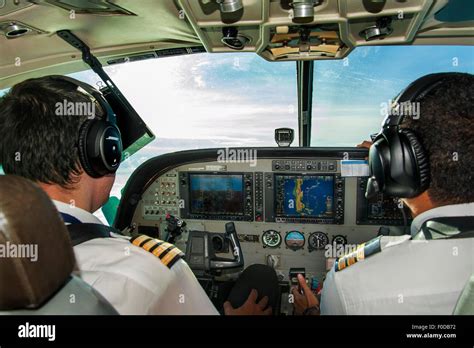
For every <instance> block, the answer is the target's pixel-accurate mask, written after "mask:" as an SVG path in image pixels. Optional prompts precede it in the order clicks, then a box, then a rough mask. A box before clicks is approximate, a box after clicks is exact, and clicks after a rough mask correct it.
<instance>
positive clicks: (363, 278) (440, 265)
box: [321, 203, 474, 315]
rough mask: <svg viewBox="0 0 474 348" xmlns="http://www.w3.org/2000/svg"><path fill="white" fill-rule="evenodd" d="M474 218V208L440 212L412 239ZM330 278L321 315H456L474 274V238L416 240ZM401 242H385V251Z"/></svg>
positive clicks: (415, 227) (418, 221) (423, 217)
mask: <svg viewBox="0 0 474 348" xmlns="http://www.w3.org/2000/svg"><path fill="white" fill-rule="evenodd" d="M443 216H474V203H470V204H457V205H449V206H444V207H438V208H435V209H431V210H429V211H426V212H424V213H422V214H420V215H419V216H417V217H416V218H415V219H414V220H413V222H412V224H411V233H412V236H414V235H415V234H417V233H418V231H419V230H420V228H421V225H422V224H423V223H424V222H425V221H427V220H429V219H433V218H436V217H443ZM402 238H403V237H402ZM408 238H409V236H407V238H405V239H407V240H405V241H403V242H402V243H399V244H397V245H394V246H389V247H386V248H383V249H382V251H381V252H379V253H377V254H375V255H372V256H370V257H368V258H367V259H364V260H362V261H359V262H357V263H355V264H353V265H351V266H349V267H347V268H345V269H343V270H341V271H338V272H335V271H334V267H333V269H332V270H331V271H330V272H329V273H328V276H327V277H326V280H325V282H324V286H323V291H322V295H321V314H322V315H324V314H332V315H337V314H420V315H422V314H424V315H430V314H431V315H433V314H435V315H450V314H452V313H453V310H454V308H455V305H456V302H457V300H458V298H459V296H460V294H461V291H462V289H463V287H464V285H465V284H466V282H467V281H468V280H469V277H470V276H471V274H473V273H474V258H473V254H474V238H462V239H438V240H416V239H410V240H408ZM397 240H398V241H399V240H400V237H382V243H381V244H382V245H386V244H387V243H391V242H394V241H397Z"/></svg>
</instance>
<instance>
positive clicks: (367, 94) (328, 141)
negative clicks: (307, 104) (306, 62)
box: [311, 46, 474, 146]
mask: <svg viewBox="0 0 474 348" xmlns="http://www.w3.org/2000/svg"><path fill="white" fill-rule="evenodd" d="M451 71H456V72H469V73H471V74H472V73H474V47H472V46H377V47H375V46H373V47H358V48H356V49H355V50H354V51H353V52H352V53H351V54H350V55H349V56H348V57H347V58H345V59H343V60H328V61H316V62H315V63H314V79H313V81H314V85H313V117H312V132H311V145H312V146H355V145H356V144H358V143H360V142H361V141H362V140H368V139H369V135H370V134H373V133H376V132H378V131H379V130H380V126H381V122H382V120H383V118H384V116H385V114H384V112H385V110H387V107H388V106H389V102H390V100H391V99H392V98H395V97H396V96H397V95H398V94H399V92H401V90H402V89H403V88H405V87H406V86H407V85H408V84H409V83H410V82H412V81H414V80H416V79H417V78H419V77H421V76H423V75H426V74H430V73H436V72H451Z"/></svg>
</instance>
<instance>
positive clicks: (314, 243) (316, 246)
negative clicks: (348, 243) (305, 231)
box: [308, 232, 329, 252]
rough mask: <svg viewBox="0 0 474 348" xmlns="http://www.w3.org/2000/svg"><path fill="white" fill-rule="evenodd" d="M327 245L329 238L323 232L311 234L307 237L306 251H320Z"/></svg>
mask: <svg viewBox="0 0 474 348" xmlns="http://www.w3.org/2000/svg"><path fill="white" fill-rule="evenodd" d="M328 244H329V237H328V235H327V234H326V233H324V232H313V233H311V234H310V235H309V237H308V251H309V252H311V251H313V250H322V249H324V248H325V247H326V245H328Z"/></svg>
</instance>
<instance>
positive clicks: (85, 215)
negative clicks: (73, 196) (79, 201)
mask: <svg viewBox="0 0 474 348" xmlns="http://www.w3.org/2000/svg"><path fill="white" fill-rule="evenodd" d="M53 203H54V204H55V205H56V208H57V209H58V211H59V212H60V213H65V214H69V215H72V216H73V217H75V218H76V219H78V220H79V221H80V222H82V223H83V224H101V225H103V223H102V221H100V219H99V218H98V217H96V216H95V215H93V214H91V213H89V212H88V211H85V210H84V209H81V208H78V207H75V206H73V205H70V204H67V203H64V202H60V201H55V200H53Z"/></svg>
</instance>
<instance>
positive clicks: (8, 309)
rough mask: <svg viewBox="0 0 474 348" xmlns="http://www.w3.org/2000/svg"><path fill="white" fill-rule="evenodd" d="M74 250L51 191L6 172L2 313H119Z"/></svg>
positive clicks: (0, 249)
mask: <svg viewBox="0 0 474 348" xmlns="http://www.w3.org/2000/svg"><path fill="white" fill-rule="evenodd" d="M74 267H75V258H74V252H73V248H72V245H71V241H70V239H69V235H68V232H67V230H66V227H65V225H64V223H63V221H62V220H61V218H60V216H59V213H58V211H57V210H56V208H55V206H54V204H53V202H51V200H50V199H49V197H48V196H47V194H46V193H45V192H44V191H43V190H41V188H40V187H38V186H37V185H36V184H34V183H33V182H31V181H29V180H27V179H24V178H21V177H18V176H13V175H6V176H0V314H116V313H117V312H116V311H115V310H114V309H113V307H112V306H111V305H110V304H109V303H108V302H107V301H106V300H105V299H104V298H103V297H102V296H100V294H98V293H97V292H96V291H94V290H93V289H92V288H91V287H90V286H88V285H87V284H86V283H85V282H84V281H82V280H81V279H80V278H78V277H75V276H71V274H72V272H73V270H74Z"/></svg>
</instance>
